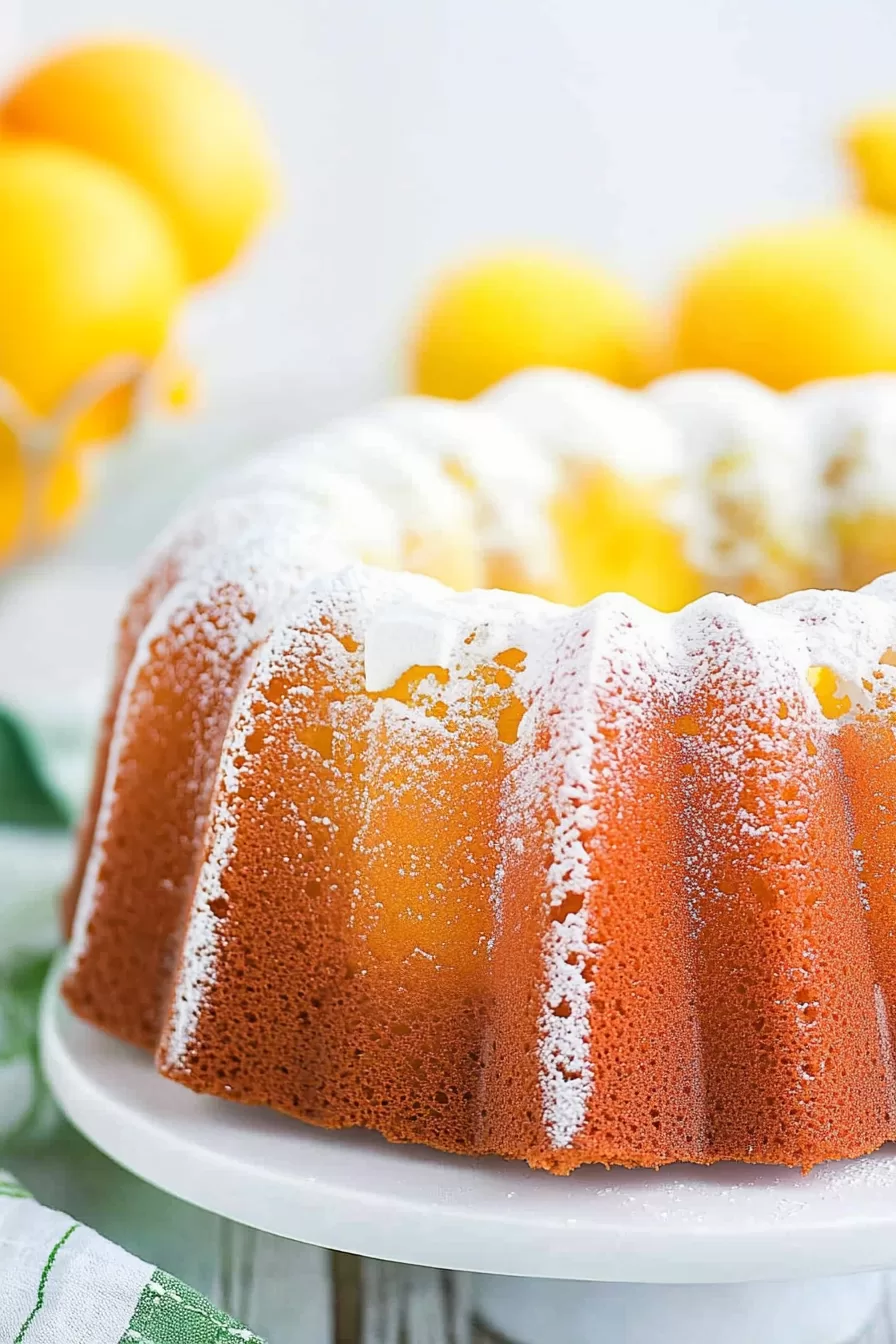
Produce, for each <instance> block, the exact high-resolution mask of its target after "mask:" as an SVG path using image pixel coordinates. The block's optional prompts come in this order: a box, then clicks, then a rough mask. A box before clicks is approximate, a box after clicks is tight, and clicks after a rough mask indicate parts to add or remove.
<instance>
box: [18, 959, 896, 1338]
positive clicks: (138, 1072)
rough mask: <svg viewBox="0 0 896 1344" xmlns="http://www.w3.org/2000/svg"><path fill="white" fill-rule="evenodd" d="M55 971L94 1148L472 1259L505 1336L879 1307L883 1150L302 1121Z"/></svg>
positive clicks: (671, 1329) (288, 1210) (133, 1167)
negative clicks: (486, 1147) (87, 1014)
mask: <svg viewBox="0 0 896 1344" xmlns="http://www.w3.org/2000/svg"><path fill="white" fill-rule="evenodd" d="M59 978H60V968H57V970H56V973H55V974H54V975H53V976H51V977H50V979H49V981H48V984H47V988H46V991H45V994H44V1000H43V1004H42V1010H41V1048H42V1054H43V1063H44V1067H45V1070H46V1074H47V1077H48V1079H49V1082H50V1085H51V1087H52V1089H53V1091H54V1093H55V1095H56V1097H57V1099H58V1101H59V1103H60V1105H61V1106H62V1108H63V1110H64V1111H65V1112H66V1113H67V1115H68V1116H69V1119H70V1120H71V1121H72V1123H73V1124H74V1125H75V1126H76V1128H78V1129H80V1130H81V1131H82V1133H83V1134H84V1135H85V1136H86V1137H87V1138H88V1139H89V1140H90V1141H91V1142H92V1143H94V1144H95V1145H96V1146H97V1147H98V1148H99V1149H101V1150H102V1151H103V1152H105V1153H106V1154H107V1155H108V1156H109V1157H111V1158H112V1159H114V1160H115V1161H117V1162H118V1163H119V1164H120V1165H122V1166H123V1167H125V1168H127V1169H128V1170H130V1171H132V1172H133V1173H135V1174H136V1175H137V1176H140V1177H142V1178H143V1179H144V1180H146V1181H148V1182H149V1183H150V1184H152V1185H155V1186H157V1187H159V1188H161V1189H162V1190H165V1191H167V1192H168V1193H170V1194H172V1195H176V1196H178V1197H179V1198H181V1199H183V1200H186V1201H188V1202H189V1203H192V1204H195V1205H198V1206H200V1207H201V1208H204V1209H206V1210H209V1211H210V1212H212V1213H216V1214H219V1215H221V1216H223V1217H225V1218H228V1219H231V1220H233V1221H234V1222H236V1223H239V1224H243V1225H245V1226H247V1227H250V1228H255V1229H259V1230H260V1231H262V1232H266V1233H273V1234H276V1235H277V1236H279V1237H285V1238H289V1239H291V1240H294V1241H302V1242H310V1243H312V1244H314V1245H318V1246H325V1247H329V1248H331V1249H334V1250H340V1251H347V1252H352V1253H354V1254H357V1255H362V1256H373V1257H375V1258H377V1259H378V1260H386V1261H396V1262H401V1263H403V1264H409V1265H427V1266H435V1267H439V1268H442V1269H450V1270H460V1271H472V1272H473V1273H475V1275H476V1276H477V1277H476V1278H475V1279H474V1281H473V1282H474V1289H475V1297H476V1300H477V1303H478V1308H479V1314H480V1315H481V1317H482V1318H483V1319H484V1320H485V1321H486V1323H487V1324H488V1325H489V1326H490V1327H492V1328H493V1329H495V1330H497V1331H499V1332H500V1333H501V1334H502V1335H504V1336H506V1337H507V1338H508V1339H510V1340H513V1341H515V1344H598V1341H599V1344H655V1341H657V1340H663V1341H664V1342H668V1344H678V1341H681V1344H684V1341H687V1344H710V1341H713V1344H715V1341H718V1340H720V1339H724V1341H725V1344H758V1342H759V1341H761V1344H845V1342H846V1341H849V1340H853V1339H856V1338H858V1337H860V1336H861V1337H862V1338H865V1336H864V1334H863V1331H864V1329H865V1328H866V1327H867V1325H868V1323H869V1321H870V1320H871V1319H872V1317H873V1316H874V1314H875V1312H876V1311H877V1309H878V1307H879V1305H880V1302H881V1296H882V1291H883V1280H882V1276H881V1275H880V1274H879V1273H877V1272H875V1271H879V1270H882V1269H885V1268H888V1267H890V1266H893V1265H896V1152H894V1150H892V1149H884V1150H883V1151H881V1152H880V1153H877V1154H874V1155H872V1156H870V1157H867V1158H862V1159H859V1160H856V1161H844V1162H832V1163H826V1164H823V1165H822V1166H820V1167H818V1168H816V1169H815V1170H814V1171H813V1172H811V1173H810V1174H809V1175H807V1176H803V1175H801V1174H800V1173H798V1172H792V1171H789V1170H786V1169H782V1168H763V1167H748V1166H744V1165H738V1164H719V1165H717V1166H714V1167H706V1168H700V1167H692V1166H685V1165H680V1166H673V1167H668V1168H666V1169H665V1170H662V1171H659V1172H653V1171H622V1170H619V1169H612V1170H610V1171H606V1170H604V1169H603V1168H589V1167H585V1168H580V1169H579V1170H578V1171H577V1172H575V1173H574V1174H573V1175H572V1176H569V1177H566V1178H558V1177H555V1176H550V1175H548V1174H546V1173H543V1172H535V1171H530V1170H529V1169H528V1168H527V1167H525V1166H524V1165H523V1164H521V1163H509V1162H502V1161H500V1160H497V1159H495V1160H491V1159H472V1158H460V1157H450V1156H446V1155H444V1154H441V1153H436V1152H433V1151H431V1150H429V1149H426V1148H422V1147H421V1148H416V1147H412V1146H407V1147H405V1146H397V1145H392V1144H388V1143H386V1142H385V1141H384V1140H382V1139H380V1138H379V1137H378V1136H377V1135H373V1134H368V1133H365V1132H361V1131H342V1132H330V1131H325V1130H318V1129H315V1128H312V1127H311V1126H308V1125H304V1124H301V1123H300V1122H298V1121H294V1120H290V1119H288V1118H287V1117H284V1116H279V1115H275V1114H273V1113H272V1112H269V1111H265V1110H260V1109H255V1108H250V1107H244V1106H239V1105H235V1104H232V1103H229V1102H224V1101H219V1100H216V1099H214V1098H210V1097H201V1096H197V1095H195V1094H194V1093H192V1092H190V1091H188V1090H187V1089H186V1088H183V1087H180V1086H178V1085H177V1084H175V1083H172V1082H169V1081H168V1080H166V1079H164V1078H161V1077H160V1076H159V1075H158V1074H157V1073H156V1072H155V1071H154V1069H153V1068H152V1065H151V1062H150V1060H149V1059H148V1058H147V1057H146V1056H145V1055H143V1054H142V1053H140V1052H139V1051H137V1050H135V1049H133V1048H132V1047H130V1046H127V1045H124V1044H122V1043H121V1042H119V1041H116V1040H113V1039H111V1038H110V1037H107V1036H105V1035H104V1034H103V1033H101V1032H100V1031H98V1030H96V1029H95V1028H93V1027H90V1026H88V1025H86V1024H85V1023H83V1022H80V1021H79V1020H77V1019H76V1018H75V1017H74V1016H73V1015H72V1014H71V1013H70V1012H69V1011H68V1009H67V1008H66V1007H65V1005H64V1004H63V1002H62V1000H61V999H60V997H59V993H58V985H59ZM511 1276H513V1277H511Z"/></svg>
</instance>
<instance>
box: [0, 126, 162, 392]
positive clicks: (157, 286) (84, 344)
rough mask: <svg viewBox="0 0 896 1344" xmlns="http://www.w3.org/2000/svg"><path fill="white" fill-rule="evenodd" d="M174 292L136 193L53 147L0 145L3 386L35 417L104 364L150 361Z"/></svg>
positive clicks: (102, 167)
mask: <svg viewBox="0 0 896 1344" xmlns="http://www.w3.org/2000/svg"><path fill="white" fill-rule="evenodd" d="M183 289H184V280H183V274H182V264H181V259H180V255H179V251H178V248H177V245H176V243H175V242H174V239H173V238H172V236H171V232H170V230H169V229H168V227H167V225H166V223H165V220H164V218H163V217H162V215H160V213H159V212H158V210H157V209H156V208H155V206H154V205H153V203H152V201H151V200H150V199H149V198H148V197H147V196H146V195H145V193H144V192H143V191H142V190H141V188H140V187H138V186H136V185H135V184H134V183H132V182H131V181H130V180H129V179H128V178H126V177H124V176H123V175H122V174H121V173H119V172H118V171H117V170H116V169H114V168H110V167H109V166H108V165H106V164H102V163H98V162H97V161H96V160H94V159H90V158H87V157H86V156H85V155H82V154H78V153H75V152H73V151H72V150H69V149H65V148H63V147H61V146H58V145H50V144H41V143H39V142H37V141H28V140H23V141H11V140H8V139H7V140H5V141H3V140H0V377H2V378H5V379H6V380H7V381H8V382H9V383H11V384H12V386H13V387H14V388H15V389H16V390H17V392H18V393H19V394H20V396H21V397H22V398H23V399H24V400H25V402H26V403H27V404H28V405H29V406H30V407H31V409H32V410H34V411H37V412H42V413H45V414H46V413H50V412H52V411H53V410H54V409H55V408H56V406H57V405H58V403H59V402H60V401H61V399H62V398H63V397H64V396H65V395H66V393H67V392H69V391H70V390H71V388H72V387H73V386H74V384H75V383H77V382H78V380H79V379H81V378H82V377H83V376H84V375H86V374H87V373H89V372H90V371H91V370H93V369H95V368H96V367H97V366H98V365H99V364H101V363H102V361H103V360H105V359H108V358H110V357H112V356H115V355H134V356H138V357H142V358H145V359H147V360H149V359H152V358H154V357H155V356H156V355H157V354H158V352H159V351H160V350H161V349H162V347H163V345H164V344H165V342H166V339H167V337H168V333H169V330H170V327H171V322H172V318H173V316H174V313H175V310H176V308H177V305H178V304H179V302H180V299H181V297H182V294H183Z"/></svg>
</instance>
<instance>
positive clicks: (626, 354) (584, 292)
mask: <svg viewBox="0 0 896 1344" xmlns="http://www.w3.org/2000/svg"><path fill="white" fill-rule="evenodd" d="M658 353H659V341H658V338H657V329H656V327H655V324H654V322H653V320H652V317H651V315H650V313H649V312H648V310H647V309H646V307H645V306H644V305H643V304H642V303H641V302H640V301H639V300H638V299H637V298H636V297H635V296H634V295H632V294H630V293H629V292H628V290H627V289H626V288H625V287H624V286H623V285H622V284H620V282H619V281H617V280H616V279H614V278H613V277H612V276H610V275H607V274H606V273H605V272H604V271H602V270H600V269H599V268H597V267H596V266H592V265H589V264H588V263H586V262H583V261H576V260H571V259H568V258H564V257H560V256H552V255H549V254H546V253H526V252H520V253H511V254H507V255H504V256H496V257H490V258H484V259H480V260H477V261H473V262H471V263H469V264H468V265H466V266H464V267H461V268H460V269H458V270H454V271H452V272H450V273H449V274H447V275H446V276H445V277H444V278H443V279H442V280H441V282H440V283H439V284H438V285H437V286H436V289H435V292H434V293H433V294H432V296H431V298H430V299H429V302H428V303H427V304H426V306H425V309H424V311H423V314H422V316H421V318H420V320H419V323H418V326H417V330H416V334H415V336H414V338H413V343H412V351H411V366H412V369H411V379H412V383H413V385H414V387H415V389H416V390H417V391H419V392H423V393H428V394H429V395H431V396H436V397H455V398H459V399H462V398H465V397H472V396H475V395H476V393H477V392H481V391H482V390H483V389H484V388H486V387H489V386H491V384H492V383H495V382H497V381H498V380H499V379H501V378H503V377H505V375H507V374H509V373H514V372H515V371H516V370H517V369H522V368H528V367H530V366H532V365H554V366H557V367H563V368H570V369H585V370H587V371H589V372H591V373H596V374H600V375H601V376H602V377H604V378H608V379H611V380H612V381H613V382H617V383H623V384H625V385H626V386H629V387H637V386H640V385H641V384H643V383H645V382H647V381H648V380H649V378H650V377H652V376H653V375H654V374H655V373H656V372H658Z"/></svg>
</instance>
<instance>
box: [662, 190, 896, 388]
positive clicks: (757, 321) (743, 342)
mask: <svg viewBox="0 0 896 1344" xmlns="http://www.w3.org/2000/svg"><path fill="white" fill-rule="evenodd" d="M673 328H674V335H673V341H674V350H673V357H674V362H675V364H676V366H677V367H678V368H685V369H699V368H726V369H736V370H738V371H739V372H741V373H746V374H751V375H752V376H753V377H754V378H758V379H759V380H760V381H761V382H764V383H767V384H769V386H771V387H776V388H781V389H785V388H790V387H794V386H795V385H796V384H798V383H803V382H807V381H809V380H811V379H813V378H829V377H841V376H849V375H852V374H861V373H871V372H875V371H877V370H894V369H896V224H894V223H893V222H891V221H890V220H889V219H888V218H887V217H886V216H884V215H881V214H878V213H876V212H874V211H870V210H856V211H854V212H851V213H844V214H842V215H838V216H833V217H830V218H827V219H820V220H815V221H811V222H809V223H803V224H793V225H787V226H784V227H780V228H776V229H767V230H765V231H762V232H758V233H754V234H751V235H749V236H748V237H746V238H742V239H740V240H738V241H737V242H735V243H734V244H732V245H731V246H730V247H728V248H727V249H726V250H725V251H723V252H720V253H718V254H717V255H716V256H714V257H712V258H711V259H710V260H709V261H707V262H704V263H703V264H702V265H701V266H698V267H697V268H696V270H695V271H694V272H693V274H692V275H691V276H690V278H689V279H688V281H687V282H686V284H685V286H684V289H683V291H682V293H681V295H680V298H679V301H678V304H677V309H676V312H675V315H674V323H673Z"/></svg>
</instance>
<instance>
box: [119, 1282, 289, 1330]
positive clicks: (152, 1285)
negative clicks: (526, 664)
mask: <svg viewBox="0 0 896 1344" xmlns="http://www.w3.org/2000/svg"><path fill="white" fill-rule="evenodd" d="M121 1344H264V1342H263V1340H261V1339H259V1337H258V1335H255V1334H253V1333H252V1331H251V1330H247V1329H246V1328H245V1326H242V1325H240V1323H239V1321H235V1320H234V1319H233V1317H232V1316H228V1315H227V1313H226V1312H223V1311H218V1310H217V1308H216V1307H213V1306H212V1305H211V1303H210V1302H209V1301H208V1300H207V1299H206V1298H204V1297H203V1296H202V1294H201V1293H197V1292H194V1291H193V1289H192V1288H188V1287H187V1286H186V1285H185V1284H183V1283H181V1282H180V1281H179V1280H178V1279H175V1278H172V1277H171V1275H170V1274H166V1273H165V1272H164V1271H163V1270H161V1269H157V1270H156V1271H155V1273H154V1274H153V1276H152V1278H151V1279H150V1280H149V1283H148V1284H147V1285H146V1287H145V1288H144V1289H143V1292H142V1294H141V1296H140V1301H139V1302H138V1303H137V1310H136V1311H135V1312H134V1315H133V1316H132V1317H131V1323H130V1325H129V1326H128V1328H127V1330H126V1331H125V1332H124V1335H123V1336H122V1339H121Z"/></svg>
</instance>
